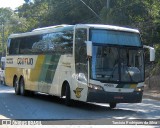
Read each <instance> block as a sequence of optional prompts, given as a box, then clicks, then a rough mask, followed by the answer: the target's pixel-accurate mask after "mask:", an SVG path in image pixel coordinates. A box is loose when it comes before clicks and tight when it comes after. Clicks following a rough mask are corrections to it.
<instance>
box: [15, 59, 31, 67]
mask: <svg viewBox="0 0 160 128" xmlns="http://www.w3.org/2000/svg"><path fill="white" fill-rule="evenodd" d="M17 64H18V65H33V58H18V59H17Z"/></svg>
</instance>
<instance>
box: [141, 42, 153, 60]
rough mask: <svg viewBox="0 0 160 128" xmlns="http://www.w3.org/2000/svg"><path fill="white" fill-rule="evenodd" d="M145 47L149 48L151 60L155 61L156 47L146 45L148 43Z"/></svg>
mask: <svg viewBox="0 0 160 128" xmlns="http://www.w3.org/2000/svg"><path fill="white" fill-rule="evenodd" d="M143 47H144V48H147V49H149V53H150V61H155V49H154V48H153V47H150V46H146V45H144V46H143Z"/></svg>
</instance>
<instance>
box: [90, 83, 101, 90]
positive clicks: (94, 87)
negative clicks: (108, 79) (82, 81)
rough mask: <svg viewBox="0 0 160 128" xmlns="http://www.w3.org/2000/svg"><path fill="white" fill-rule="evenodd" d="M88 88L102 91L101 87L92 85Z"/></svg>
mask: <svg viewBox="0 0 160 128" xmlns="http://www.w3.org/2000/svg"><path fill="white" fill-rule="evenodd" d="M88 87H89V88H92V89H95V90H103V87H101V86H99V85H93V84H89V86H88Z"/></svg>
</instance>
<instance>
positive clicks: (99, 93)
mask: <svg viewBox="0 0 160 128" xmlns="http://www.w3.org/2000/svg"><path fill="white" fill-rule="evenodd" d="M142 96H143V91H140V92H138V91H134V92H129V93H124V92H123V93H122V92H106V91H103V90H95V89H92V88H89V90H88V97H87V102H97V103H140V102H142Z"/></svg>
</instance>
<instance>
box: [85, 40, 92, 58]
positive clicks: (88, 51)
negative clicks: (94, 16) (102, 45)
mask: <svg viewBox="0 0 160 128" xmlns="http://www.w3.org/2000/svg"><path fill="white" fill-rule="evenodd" d="M86 45H87V56H90V57H91V56H92V41H86Z"/></svg>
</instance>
